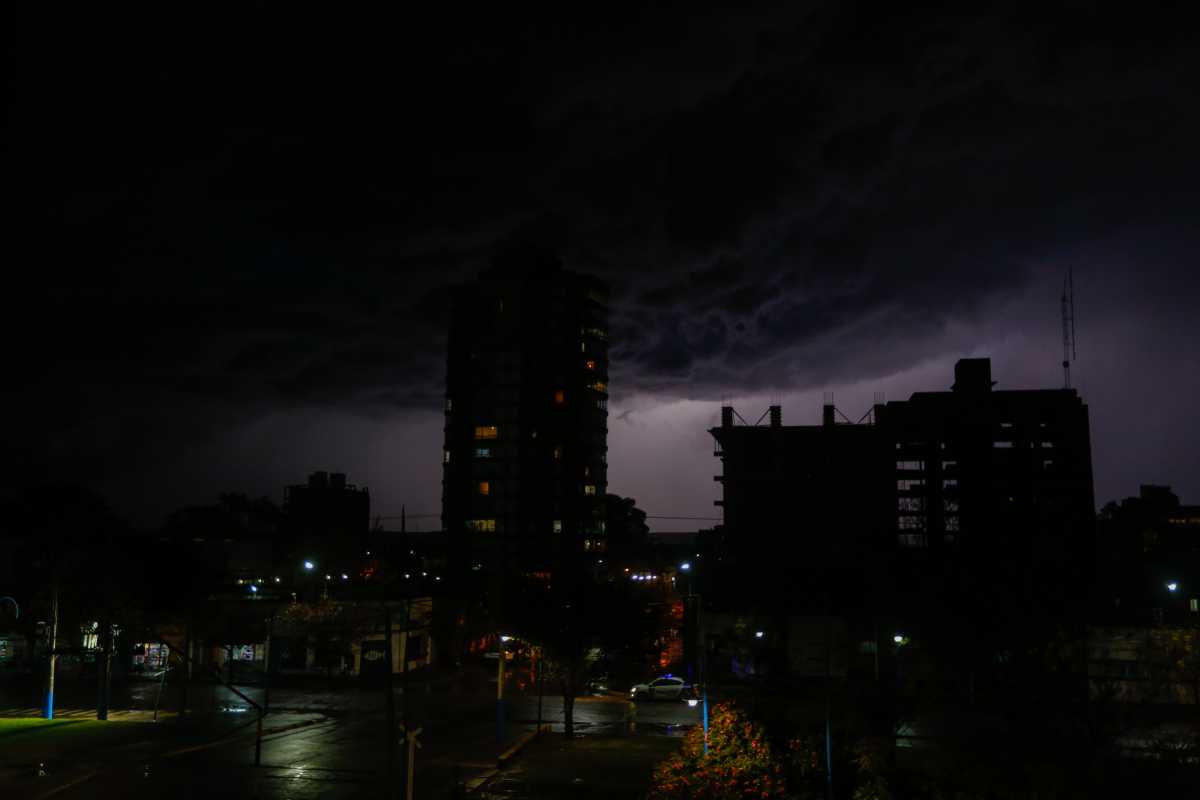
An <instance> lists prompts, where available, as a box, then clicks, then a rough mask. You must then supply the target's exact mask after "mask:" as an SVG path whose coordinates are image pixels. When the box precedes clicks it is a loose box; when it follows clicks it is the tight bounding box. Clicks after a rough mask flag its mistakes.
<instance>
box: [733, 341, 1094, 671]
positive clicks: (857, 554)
mask: <svg viewBox="0 0 1200 800" xmlns="http://www.w3.org/2000/svg"><path fill="white" fill-rule="evenodd" d="M993 386H994V384H993V381H992V379H991V363H990V361H989V360H987V359H964V360H961V361H959V362H958V363H957V365H956V366H955V380H954V385H953V387H952V388H951V389H950V391H942V392H919V393H916V394H914V395H912V397H911V398H910V399H908V400H904V401H899V402H890V403H886V404H882V403H881V404H877V405H876V406H874V408H873V409H872V410H871V411H870V412H869V414H868V415H867V416H866V417H864V418H863V419H862V420H861V421H860V422H859V423H852V422H851V421H850V420H849V419H847V418H846V417H844V416H842V415H841V414H840V412H839V411H838V410H837V409H836V408H835V407H833V406H832V405H826V407H825V409H824V415H823V420H822V424H821V425H812V426H784V425H783V424H782V419H781V417H782V414H781V412H780V410H779V409H778V408H773V409H772V410H771V415H770V416H771V423H770V424H769V425H748V424H745V423H744V422H743V423H742V424H737V423H738V422H739V418H738V417H737V415H736V412H734V411H733V409H725V410H724V412H723V414H722V424H721V426H720V427H717V428H713V429H712V430H711V433H712V435H713V437H714V439H715V440H716V442H717V455H718V456H719V457H720V458H721V459H722V463H723V475H720V476H717V480H719V481H721V482H722V485H723V497H722V499H721V500H718V501H717V503H718V505H721V506H723V509H724V525H723V530H722V537H721V540H722V552H721V554H720V555H721V558H722V559H723V560H724V561H728V562H729V563H731V564H733V565H736V567H735V568H734V569H731V570H730V572H731V573H734V577H733V578H732V579H731V580H730V581H727V582H725V585H729V586H737V587H738V591H740V592H742V597H741V598H739V599H740V600H741V605H743V606H750V607H754V606H755V605H756V603H757V607H759V608H760V609H761V608H762V607H764V604H766V603H771V604H774V605H776V606H786V607H788V609H787V610H788V612H789V613H793V614H796V613H800V614H803V613H814V612H815V613H822V612H823V613H834V614H840V615H843V616H845V617H847V618H849V619H851V620H853V619H854V618H857V619H858V620H859V630H858V631H857V632H852V635H854V636H856V637H857V638H860V639H862V640H863V642H864V643H863V647H864V648H869V647H876V648H877V647H879V646H880V644H879V641H880V639H881V637H882V636H883V635H884V634H881V633H879V631H881V630H882V631H884V632H885V633H886V631H888V630H891V629H895V630H896V632H897V633H896V634H895V635H902V636H903V637H904V638H907V634H908V633H909V632H911V631H912V630H914V629H915V628H917V627H924V628H926V629H928V630H931V631H932V630H935V629H938V630H939V633H938V635H939V636H941V637H942V639H943V640H945V641H954V642H962V643H964V645H970V644H971V641H972V640H974V642H975V643H976V644H978V646H979V648H980V649H986V648H987V647H989V646H992V644H995V645H996V647H997V648H998V649H1000V648H1002V645H1000V644H999V643H1001V642H1015V641H1017V640H1019V639H1020V638H1021V637H1022V636H1025V635H1032V631H1033V629H1034V628H1038V629H1039V630H1041V629H1046V630H1048V629H1051V628H1053V627H1055V626H1064V625H1068V624H1072V623H1075V622H1078V621H1079V620H1080V619H1082V617H1083V615H1084V614H1085V612H1086V609H1087V605H1088V600H1089V587H1090V585H1091V580H1092V575H1093V568H1094V554H1095V525H1094V519H1095V517H1094V513H1095V512H1094V508H1095V506H1094V499H1093V490H1092V467H1091V446H1090V434H1089V424H1088V409H1087V406H1086V405H1085V404H1084V403H1083V402H1082V400H1081V399H1080V397H1079V395H1078V394H1077V393H1076V392H1075V391H1074V390H1073V389H1046V390H1012V391H1004V390H1001V391H997V390H995V389H994V388H993ZM737 575H742V576H754V578H753V579H752V580H751V579H742V580H740V581H738V579H737V577H736V576H737ZM780 585H784V586H786V587H788V590H787V591H783V592H781V591H779V590H778V588H777V587H779V586H780ZM760 587H765V588H763V589H762V590H761V591H759V588H760ZM756 592H757V594H756ZM853 627H854V625H853V623H852V624H851V628H853ZM901 631H903V634H900V633H899V632H901ZM868 639H869V640H871V642H872V643H870V644H868V642H867V640H868ZM992 655H993V656H994V657H999V658H1003V654H1000V656H996V654H994V653H993V654H992Z"/></svg>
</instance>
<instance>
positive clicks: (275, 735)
mask: <svg viewBox="0 0 1200 800" xmlns="http://www.w3.org/2000/svg"><path fill="white" fill-rule="evenodd" d="M337 721H338V720H336V719H323V720H315V721H313V722H301V723H297V724H296V725H291V726H288V727H285V728H276V729H275V730H273V731H263V741H266V740H267V739H271V740H272V741H273V740H275V739H279V738H281V737H283V736H287V735H288V734H292V733H298V732H300V731H306V732H307V731H310V730H312V729H313V728H316V727H318V726H322V725H333V724H336V723H337ZM254 736H255V732H254V731H248V732H246V733H243V734H240V735H237V736H227V737H224V738H221V739H217V740H216V741H213V742H203V743H201V744H194V745H190V746H188V747H181V748H179V749H177V750H169V751H167V752H166V753H163V754H162V756H160V757H161V758H172V757H173V756H181V755H185V754H187V753H194V752H196V751H198V750H208V749H210V748H213V747H223V746H224V745H228V744H234V743H236V742H241V741H244V740H246V739H253V738H254Z"/></svg>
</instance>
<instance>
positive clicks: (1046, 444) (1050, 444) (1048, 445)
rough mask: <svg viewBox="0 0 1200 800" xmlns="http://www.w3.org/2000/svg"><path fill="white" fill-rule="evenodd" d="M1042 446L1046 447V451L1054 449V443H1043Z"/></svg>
mask: <svg viewBox="0 0 1200 800" xmlns="http://www.w3.org/2000/svg"><path fill="white" fill-rule="evenodd" d="M1040 446H1041V447H1045V448H1046V449H1050V448H1053V447H1054V442H1042V443H1041V444H1040Z"/></svg>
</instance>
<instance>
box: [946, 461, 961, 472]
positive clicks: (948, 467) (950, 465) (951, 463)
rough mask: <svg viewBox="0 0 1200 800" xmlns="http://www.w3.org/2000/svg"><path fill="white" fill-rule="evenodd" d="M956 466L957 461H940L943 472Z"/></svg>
mask: <svg viewBox="0 0 1200 800" xmlns="http://www.w3.org/2000/svg"><path fill="white" fill-rule="evenodd" d="M957 466H958V462H957V461H943V462H942V471H943V472H945V471H946V470H949V469H954V468H955V467H957Z"/></svg>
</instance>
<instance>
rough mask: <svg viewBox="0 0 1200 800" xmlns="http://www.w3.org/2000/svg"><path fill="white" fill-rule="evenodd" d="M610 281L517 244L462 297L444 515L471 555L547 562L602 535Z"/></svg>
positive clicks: (494, 563)
mask: <svg viewBox="0 0 1200 800" xmlns="http://www.w3.org/2000/svg"><path fill="white" fill-rule="evenodd" d="M607 317H608V310H607V291H606V288H605V286H604V284H602V283H601V282H600V281H598V280H596V279H595V278H591V277H588V276H585V275H580V274H576V273H573V272H570V271H567V270H565V269H563V268H562V267H561V265H560V264H559V263H558V262H557V260H556V259H553V258H551V257H547V256H546V255H544V254H541V253H537V252H533V251H517V252H511V251H510V252H509V253H507V254H505V255H504V256H503V257H501V258H498V259H497V260H496V262H495V263H494V264H493V266H492V267H491V268H490V269H489V270H487V271H485V272H484V273H483V274H482V275H480V277H479V278H478V280H476V281H474V282H472V283H470V284H468V285H464V286H461V287H459V288H458V290H457V291H456V293H455V295H454V300H453V317H452V323H451V328H450V335H449V352H448V358H447V371H446V406H445V445H444V449H443V454H442V462H443V463H442V476H443V477H442V525H443V528H444V530H445V532H446V534H447V537H448V544H449V552H450V553H451V554H452V555H453V557H454V558H455V559H456V561H457V562H458V564H459V565H460V569H461V568H463V567H466V568H469V569H472V570H475V571H483V572H488V573H523V574H528V573H549V572H551V571H553V570H554V569H555V568H556V567H559V566H561V565H563V564H564V563H574V562H577V561H580V560H582V559H583V558H584V557H585V556H591V555H592V554H599V553H603V552H604V551H605V548H606V541H605V539H606V530H605V519H604V503H603V500H604V496H605V493H606V491H607V485H608V480H607V469H608V467H607V432H608V330H607Z"/></svg>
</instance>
